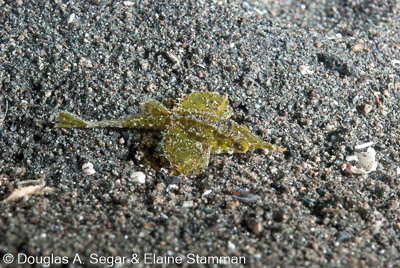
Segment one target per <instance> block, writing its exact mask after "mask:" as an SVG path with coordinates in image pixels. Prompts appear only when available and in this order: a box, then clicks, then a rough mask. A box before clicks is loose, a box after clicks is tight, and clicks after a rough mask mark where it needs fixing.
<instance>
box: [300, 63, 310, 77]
mask: <svg viewBox="0 0 400 268" xmlns="http://www.w3.org/2000/svg"><path fill="white" fill-rule="evenodd" d="M299 71H300V73H301V74H302V75H306V74H312V73H313V71H311V70H310V66H307V65H300V66H299Z"/></svg>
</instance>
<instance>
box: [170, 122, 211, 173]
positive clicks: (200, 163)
mask: <svg viewBox="0 0 400 268" xmlns="http://www.w3.org/2000/svg"><path fill="white" fill-rule="evenodd" d="M162 146H163V149H164V156H165V157H166V158H167V159H168V160H169V162H170V163H171V165H172V167H173V168H174V169H175V170H176V171H178V172H180V173H184V174H195V173H198V172H199V171H200V170H201V169H202V168H206V167H207V166H208V162H209V158H210V147H208V146H206V145H204V144H203V143H201V142H198V141H196V140H193V139H190V138H188V136H187V135H185V134H184V133H182V132H181V131H180V130H179V129H178V128H176V127H171V128H169V129H168V130H166V131H165V134H164V138H163V140H162Z"/></svg>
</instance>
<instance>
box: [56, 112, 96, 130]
mask: <svg viewBox="0 0 400 268" xmlns="http://www.w3.org/2000/svg"><path fill="white" fill-rule="evenodd" d="M88 125H89V122H86V121H85V120H82V119H80V118H79V117H78V116H76V115H73V114H70V113H66V112H62V113H59V114H58V124H57V125H56V128H86V127H88Z"/></svg>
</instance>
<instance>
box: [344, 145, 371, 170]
mask: <svg viewBox="0 0 400 268" xmlns="http://www.w3.org/2000/svg"><path fill="white" fill-rule="evenodd" d="M373 144H374V143H373V142H368V143H364V144H361V145H357V146H356V147H355V149H356V150H360V149H364V148H366V147H369V146H371V145H373ZM375 156H376V152H375V150H374V149H373V148H372V147H369V148H368V149H367V151H366V152H356V154H355V155H350V156H347V157H346V160H347V161H358V162H357V165H356V166H352V167H351V168H350V172H351V173H353V174H368V173H371V172H372V171H375V170H376V168H377V167H378V162H376V159H375Z"/></svg>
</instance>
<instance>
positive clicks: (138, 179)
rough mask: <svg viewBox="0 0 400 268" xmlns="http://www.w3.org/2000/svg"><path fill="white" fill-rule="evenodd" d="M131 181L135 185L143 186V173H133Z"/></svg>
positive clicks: (144, 178) (144, 179) (144, 180)
mask: <svg viewBox="0 0 400 268" xmlns="http://www.w3.org/2000/svg"><path fill="white" fill-rule="evenodd" d="M131 180H132V181H133V182H135V183H137V184H144V183H145V182H146V175H145V174H144V173H143V172H140V171H139V172H133V173H132V175H131Z"/></svg>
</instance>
